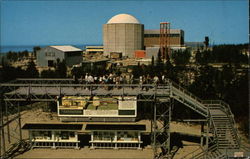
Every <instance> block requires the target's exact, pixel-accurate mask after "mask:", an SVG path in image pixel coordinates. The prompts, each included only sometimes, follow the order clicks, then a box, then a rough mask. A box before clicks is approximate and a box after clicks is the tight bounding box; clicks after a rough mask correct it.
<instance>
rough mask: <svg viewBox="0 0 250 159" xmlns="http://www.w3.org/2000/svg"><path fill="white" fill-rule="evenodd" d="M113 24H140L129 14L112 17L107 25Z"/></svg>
mask: <svg viewBox="0 0 250 159" xmlns="http://www.w3.org/2000/svg"><path fill="white" fill-rule="evenodd" d="M113 23H130V24H140V22H139V21H138V20H137V19H136V18H135V17H134V16H132V15H129V14H117V15H115V16H113V17H112V18H111V19H110V20H109V21H108V23H107V24H113Z"/></svg>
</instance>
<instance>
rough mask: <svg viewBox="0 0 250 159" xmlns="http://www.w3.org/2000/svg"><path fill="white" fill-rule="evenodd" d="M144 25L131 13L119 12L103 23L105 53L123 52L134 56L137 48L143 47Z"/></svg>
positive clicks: (125, 54) (124, 54)
mask: <svg viewBox="0 0 250 159" xmlns="http://www.w3.org/2000/svg"><path fill="white" fill-rule="evenodd" d="M143 36H144V25H143V24H140V22H139V21H138V20H137V19H136V18H135V17H133V16H132V15H129V14H118V15H116V16H114V17H112V18H111V19H110V20H109V21H108V22H107V24H104V25H103V44H104V55H105V56H110V53H111V52H121V53H122V55H123V56H127V57H130V58H132V57H134V51H135V50H142V49H143V43H144V42H143Z"/></svg>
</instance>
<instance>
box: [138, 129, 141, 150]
mask: <svg viewBox="0 0 250 159" xmlns="http://www.w3.org/2000/svg"><path fill="white" fill-rule="evenodd" d="M138 149H141V132H140V131H139V132H138Z"/></svg>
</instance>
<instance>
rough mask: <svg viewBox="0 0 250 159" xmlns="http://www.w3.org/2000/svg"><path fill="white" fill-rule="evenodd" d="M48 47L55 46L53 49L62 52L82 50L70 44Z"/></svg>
mask: <svg viewBox="0 0 250 159" xmlns="http://www.w3.org/2000/svg"><path fill="white" fill-rule="evenodd" d="M49 47H52V48H55V49H57V50H60V51H63V52H70V51H82V50H81V49H79V48H76V47H74V46H71V45H52V46H49Z"/></svg>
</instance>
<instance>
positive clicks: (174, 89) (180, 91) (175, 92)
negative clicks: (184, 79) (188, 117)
mask: <svg viewBox="0 0 250 159" xmlns="http://www.w3.org/2000/svg"><path fill="white" fill-rule="evenodd" d="M169 85H170V88H171V89H170V90H171V91H170V97H172V98H174V99H175V100H177V101H179V102H180V103H182V104H184V105H185V106H187V107H189V108H190V109H193V110H194V111H196V112H197V113H199V114H201V115H202V116H204V117H207V116H208V109H207V107H206V106H205V105H204V104H203V103H202V100H200V99H199V98H198V97H196V96H194V95H193V94H192V93H190V92H188V91H187V90H186V89H184V88H182V87H180V86H179V85H177V84H176V83H174V82H172V81H171V82H170V81H169Z"/></svg>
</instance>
